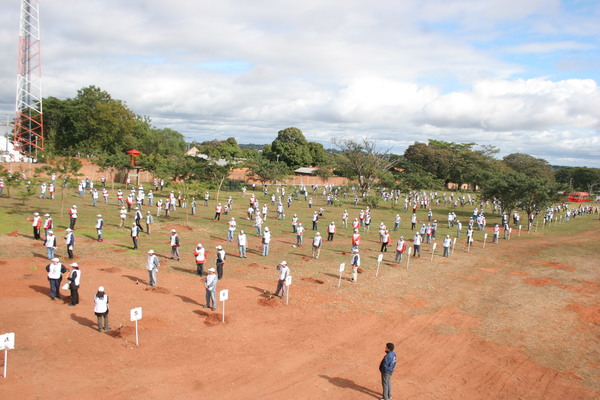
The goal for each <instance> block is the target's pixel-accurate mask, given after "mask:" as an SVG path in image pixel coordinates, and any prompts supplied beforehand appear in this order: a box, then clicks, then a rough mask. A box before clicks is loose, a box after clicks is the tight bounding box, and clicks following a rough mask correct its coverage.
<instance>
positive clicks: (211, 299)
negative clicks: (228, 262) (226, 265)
mask: <svg viewBox="0 0 600 400" xmlns="http://www.w3.org/2000/svg"><path fill="white" fill-rule="evenodd" d="M218 280H219V278H218V277H217V275H215V269H214V268H209V269H208V275H206V279H205V280H204V289H205V292H206V293H205V294H206V304H205V305H204V308H208V307H210V308H211V309H212V310H213V311H215V310H216V309H217V296H216V292H217V281H218Z"/></svg>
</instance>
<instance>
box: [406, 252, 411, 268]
mask: <svg viewBox="0 0 600 400" xmlns="http://www.w3.org/2000/svg"><path fill="white" fill-rule="evenodd" d="M410 253H412V247H409V248H408V258H407V259H406V269H408V266H409V265H410Z"/></svg>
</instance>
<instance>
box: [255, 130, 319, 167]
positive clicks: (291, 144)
mask: <svg viewBox="0 0 600 400" xmlns="http://www.w3.org/2000/svg"><path fill="white" fill-rule="evenodd" d="M314 147H315V146H313V150H315V148H314ZM263 153H264V155H265V157H266V158H268V159H269V160H271V161H281V162H283V163H285V164H286V165H287V166H288V167H290V168H291V169H292V170H294V169H296V168H299V167H307V166H309V165H313V158H312V155H311V147H310V146H309V144H308V141H307V140H306V138H305V137H304V134H303V133H302V131H301V130H300V129H298V128H286V129H283V130H281V131H279V132H278V133H277V138H276V139H275V140H274V141H273V143H271V146H265V148H264V151H263Z"/></svg>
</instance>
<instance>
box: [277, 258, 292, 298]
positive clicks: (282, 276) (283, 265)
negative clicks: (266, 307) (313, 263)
mask: <svg viewBox="0 0 600 400" xmlns="http://www.w3.org/2000/svg"><path fill="white" fill-rule="evenodd" d="M277 270H278V271H279V279H278V280H277V290H275V293H273V295H274V296H279V291H281V297H283V296H285V294H286V293H287V286H286V284H285V281H286V279H287V277H288V276H289V275H290V267H288V265H287V262H286V261H282V262H280V263H279V265H278V266H277Z"/></svg>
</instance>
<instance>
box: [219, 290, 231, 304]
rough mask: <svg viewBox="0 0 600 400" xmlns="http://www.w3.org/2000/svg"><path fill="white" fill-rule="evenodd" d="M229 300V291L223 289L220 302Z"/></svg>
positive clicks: (220, 293)
mask: <svg viewBox="0 0 600 400" xmlns="http://www.w3.org/2000/svg"><path fill="white" fill-rule="evenodd" d="M225 300H229V289H223V290H221V291H220V292H219V301H225Z"/></svg>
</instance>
